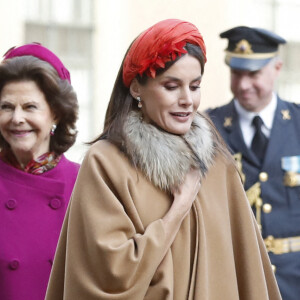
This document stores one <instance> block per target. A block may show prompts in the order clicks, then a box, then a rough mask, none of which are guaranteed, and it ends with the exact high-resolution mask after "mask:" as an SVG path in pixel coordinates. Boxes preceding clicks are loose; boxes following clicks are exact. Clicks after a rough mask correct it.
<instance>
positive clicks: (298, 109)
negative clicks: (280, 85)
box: [278, 98, 300, 113]
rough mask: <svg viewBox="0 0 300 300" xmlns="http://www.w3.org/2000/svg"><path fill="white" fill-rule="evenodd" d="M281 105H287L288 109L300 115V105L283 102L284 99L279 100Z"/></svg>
mask: <svg viewBox="0 0 300 300" xmlns="http://www.w3.org/2000/svg"><path fill="white" fill-rule="evenodd" d="M278 101H279V103H280V102H281V103H282V104H283V105H285V106H286V107H288V108H289V109H290V110H292V111H294V112H296V113H300V104H299V103H295V102H291V101H286V100H282V99H280V98H279V99H278Z"/></svg>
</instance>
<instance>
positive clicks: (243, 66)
mask: <svg viewBox="0 0 300 300" xmlns="http://www.w3.org/2000/svg"><path fill="white" fill-rule="evenodd" d="M272 58H273V57H271V58H265V59H249V58H240V57H230V58H226V64H227V65H228V66H229V67H230V68H232V69H237V70H243V71H257V70H260V69H261V68H263V67H264V66H265V65H266V64H267V63H268V62H270V61H271V60H272Z"/></svg>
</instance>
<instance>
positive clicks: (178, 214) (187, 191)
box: [162, 169, 201, 252]
mask: <svg viewBox="0 0 300 300" xmlns="http://www.w3.org/2000/svg"><path fill="white" fill-rule="evenodd" d="M200 186H201V182H200V173H199V170H195V169H192V170H190V172H189V173H188V174H187V175H186V177H185V180H184V182H183V183H182V184H181V185H180V186H179V187H178V189H176V190H174V191H173V196H174V200H173V204H172V206H171V207H170V209H169V211H168V212H167V213H166V215H165V216H164V217H163V218H162V220H163V222H164V224H165V231H166V252H167V250H168V249H169V248H170V247H171V245H172V243H173V241H174V239H175V237H176V234H177V232H178V230H179V228H180V226H181V223H182V221H183V219H184V218H185V217H186V215H187V214H188V213H189V211H190V209H191V207H192V204H193V202H194V201H195V199H196V196H197V194H198V192H199V189H200Z"/></svg>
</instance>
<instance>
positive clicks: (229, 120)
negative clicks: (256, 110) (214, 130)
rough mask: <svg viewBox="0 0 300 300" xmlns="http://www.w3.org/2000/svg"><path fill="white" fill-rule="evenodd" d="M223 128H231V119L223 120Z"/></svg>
mask: <svg viewBox="0 0 300 300" xmlns="http://www.w3.org/2000/svg"><path fill="white" fill-rule="evenodd" d="M223 126H224V127H230V126H232V117H225V118H224V123H223Z"/></svg>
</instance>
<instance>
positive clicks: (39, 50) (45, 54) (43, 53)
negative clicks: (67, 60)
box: [3, 43, 71, 83]
mask: <svg viewBox="0 0 300 300" xmlns="http://www.w3.org/2000/svg"><path fill="white" fill-rule="evenodd" d="M26 55H31V56H34V57H36V58H39V59H41V60H43V61H46V62H47V63H49V64H50V65H51V66H52V67H53V68H54V69H55V70H56V71H57V73H58V76H59V77H60V78H61V79H63V80H65V79H66V80H68V81H69V83H71V78H70V73H69V71H68V70H67V68H66V67H65V66H64V65H63V63H62V62H61V60H60V59H59V58H58V57H57V56H56V55H55V54H54V53H53V52H51V51H50V50H49V49H47V48H46V47H44V46H42V45H41V44H38V43H31V44H26V45H23V46H20V47H13V48H11V49H9V50H8V51H7V52H6V53H5V54H4V59H3V60H5V59H8V58H13V57H19V56H26Z"/></svg>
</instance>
